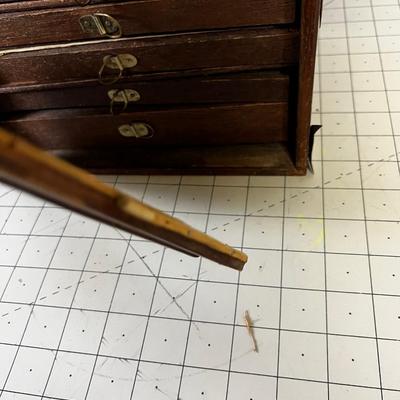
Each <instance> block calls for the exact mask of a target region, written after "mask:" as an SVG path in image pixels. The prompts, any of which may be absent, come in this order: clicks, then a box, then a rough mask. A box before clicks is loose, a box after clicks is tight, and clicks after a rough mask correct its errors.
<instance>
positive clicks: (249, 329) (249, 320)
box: [244, 310, 258, 353]
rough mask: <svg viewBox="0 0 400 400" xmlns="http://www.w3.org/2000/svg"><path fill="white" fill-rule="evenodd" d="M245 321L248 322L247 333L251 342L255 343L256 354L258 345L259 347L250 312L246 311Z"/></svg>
mask: <svg viewBox="0 0 400 400" xmlns="http://www.w3.org/2000/svg"><path fill="white" fill-rule="evenodd" d="M244 321H245V322H246V327H247V331H248V332H249V335H250V337H251V340H252V341H253V350H254V351H255V352H256V353H258V345H257V340H256V337H255V335H254V329H253V321H252V320H251V318H250V314H249V311H248V310H246V312H245V313H244Z"/></svg>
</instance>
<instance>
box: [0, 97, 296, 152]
mask: <svg viewBox="0 0 400 400" xmlns="http://www.w3.org/2000/svg"><path fill="white" fill-rule="evenodd" d="M2 125H4V126H5V127H8V128H10V129H11V130H12V131H14V132H16V133H17V134H19V135H21V136H23V137H25V138H27V139H29V140H31V141H32V142H34V143H36V144H38V145H39V146H42V147H43V148H46V149H51V150H56V149H84V148H107V149H112V148H126V147H138V146H143V147H145V146H153V145H163V146H176V145H180V146H183V145H186V146H187V145H203V144H212V145H224V144H238V143H268V142H282V141H286V139H287V130H288V128H287V127H288V104H287V103H284V102H282V103H255V104H242V105H220V106H201V107H192V108H188V107H181V108H180V107H178V108H155V109H144V110H138V111H135V112H129V113H123V114H120V115H117V116H112V115H110V114H109V113H108V110H101V109H81V110H79V109H70V110H54V111H37V112H31V113H26V114H23V115H19V116H10V117H9V119H8V120H6V121H3V123H2Z"/></svg>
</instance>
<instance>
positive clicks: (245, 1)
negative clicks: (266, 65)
mask: <svg viewBox="0 0 400 400" xmlns="http://www.w3.org/2000/svg"><path fill="white" fill-rule="evenodd" d="M295 3H296V2H295V0H234V1H231V0H218V1H215V0H142V1H132V2H121V3H112V4H102V5H88V6H85V7H79V6H77V7H67V8H59V9H47V10H36V11H30V12H26V11H23V12H13V13H3V15H1V16H0V37H1V38H2V47H13V46H26V45H34V44H43V43H58V42H65V41H72V40H87V39H99V38H102V37H105V38H107V37H108V36H111V37H113V36H118V35H119V36H122V37H128V36H132V35H138V34H149V33H164V32H183V31H194V30H200V29H221V28H228V27H243V26H260V25H269V24H288V23H291V22H294V20H295V9H296V4H295ZM98 14H105V15H107V16H109V17H107V18H108V19H107V18H106V19H104V18H105V17H100V16H96V15H98ZM85 17H86V18H87V19H85V20H81V18H85ZM106 21H108V22H106ZM98 23H100V25H102V26H104V31H103V29H100V30H97V29H95V28H94V27H96V26H98ZM107 24H109V27H108V26H107ZM111 24H112V25H111ZM82 25H83V26H84V27H85V26H86V28H83V27H82ZM84 29H85V30H86V32H85V31H84Z"/></svg>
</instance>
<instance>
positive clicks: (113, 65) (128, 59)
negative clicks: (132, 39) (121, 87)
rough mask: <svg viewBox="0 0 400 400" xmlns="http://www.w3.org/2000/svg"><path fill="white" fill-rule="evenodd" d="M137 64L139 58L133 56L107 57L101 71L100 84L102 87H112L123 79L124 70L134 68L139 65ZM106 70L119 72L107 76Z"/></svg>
mask: <svg viewBox="0 0 400 400" xmlns="http://www.w3.org/2000/svg"><path fill="white" fill-rule="evenodd" d="M137 63H138V60H137V58H136V57H135V56H133V55H132V54H118V55H116V56H111V55H108V56H105V57H104V58H103V63H102V65H101V67H100V70H99V82H100V83H101V84H102V85H112V84H113V83H116V82H118V81H119V80H120V79H121V77H122V73H123V71H124V69H127V68H133V67H135V66H136V65H137ZM106 70H112V71H115V70H118V72H117V73H112V74H111V75H106V73H105V71H106Z"/></svg>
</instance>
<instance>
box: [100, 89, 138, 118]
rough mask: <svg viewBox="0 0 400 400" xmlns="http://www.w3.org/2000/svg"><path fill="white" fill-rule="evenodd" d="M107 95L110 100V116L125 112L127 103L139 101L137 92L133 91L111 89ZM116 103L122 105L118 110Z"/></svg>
mask: <svg viewBox="0 0 400 400" xmlns="http://www.w3.org/2000/svg"><path fill="white" fill-rule="evenodd" d="M107 94H108V97H109V98H110V99H111V103H110V113H111V114H112V115H116V114H119V113H121V112H123V111H125V110H126V108H127V107H128V104H129V103H134V102H136V101H139V100H140V94H139V92H137V91H136V90H133V89H111V90H109V91H108V93H107ZM118 103H123V104H122V106H121V107H120V109H118Z"/></svg>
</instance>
